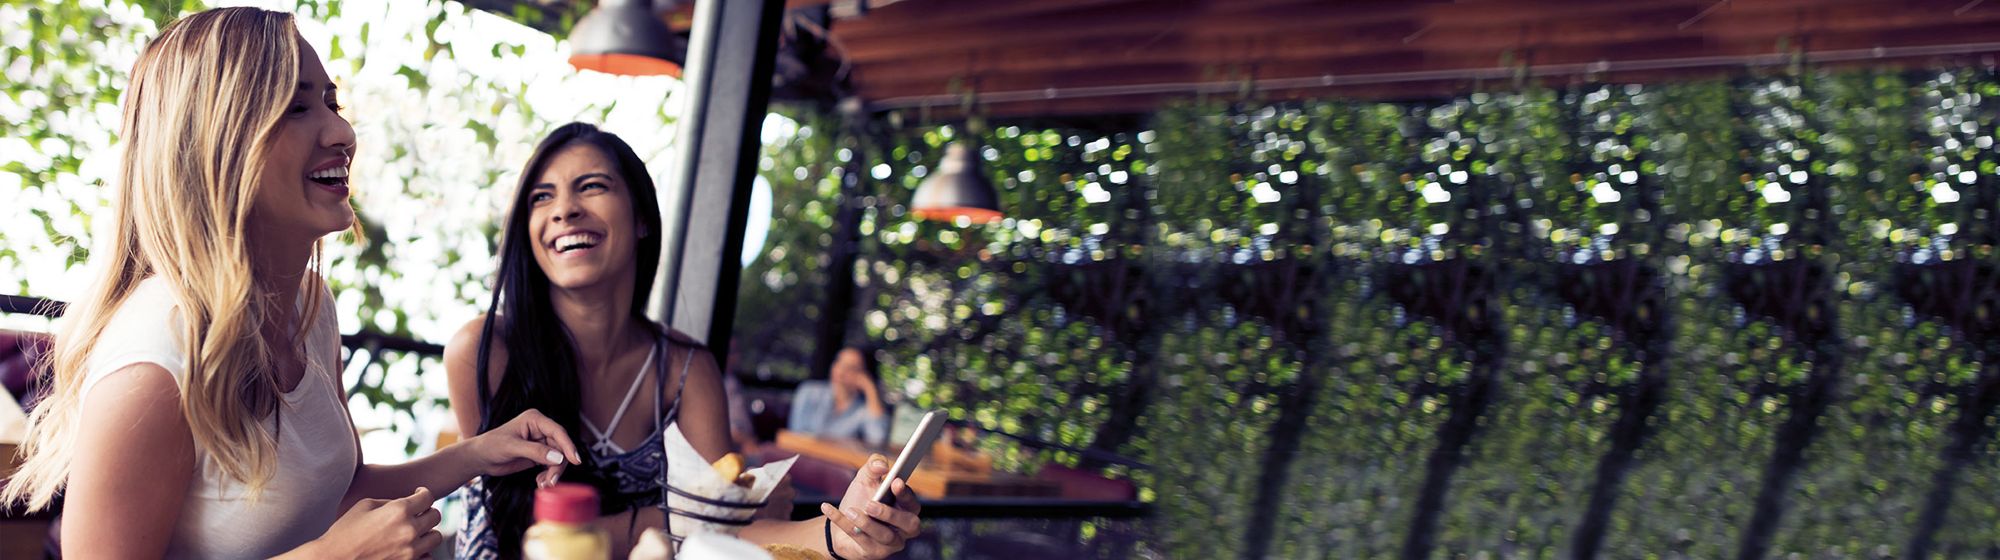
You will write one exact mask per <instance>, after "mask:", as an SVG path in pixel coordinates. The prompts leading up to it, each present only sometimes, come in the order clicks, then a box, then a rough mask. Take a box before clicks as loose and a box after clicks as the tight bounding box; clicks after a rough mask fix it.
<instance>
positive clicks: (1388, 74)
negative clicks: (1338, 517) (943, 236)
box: [681, 0, 2000, 117]
mask: <svg viewBox="0 0 2000 560" xmlns="http://www.w3.org/2000/svg"><path fill="white" fill-rule="evenodd" d="M856 1H857V0H832V1H831V2H829V0H789V1H788V2H787V4H788V5H789V6H790V7H791V8H792V11H793V13H794V14H795V15H797V14H798V13H800V12H804V11H808V10H823V11H821V12H818V13H819V14H820V15H821V19H822V21H825V22H826V24H825V27H826V28H827V29H829V30H830V40H828V41H827V46H828V48H827V49H826V53H827V56H829V57H833V58H835V59H837V60H835V61H834V62H836V63H844V64H845V66H846V68H847V75H846V81H845V83H843V84H840V87H837V88H829V90H835V89H837V90H845V91H851V92H853V93H854V94H856V95H858V96H860V97H861V98H863V99H864V100H866V101H867V102H869V104H870V106H871V107H872V108H875V109H878V110H890V109H898V108H913V107H921V106H931V107H933V108H934V110H936V111H941V112H950V111H954V110H956V109H957V108H958V107H959V106H960V105H961V103H962V102H963V99H964V97H965V95H966V94H967V93H974V94H976V95H975V96H974V98H975V99H978V100H979V101H980V110H981V112H983V113H986V114H989V115H994V116H1003V117H1005V116H1059V115H1073V114H1106V113H1132V112H1141V111H1145V110H1148V109H1150V108H1152V107H1154V106H1156V105H1157V104H1158V103H1160V102H1162V101H1163V100H1165V99H1168V98H1173V97H1187V96H1190V95H1194V94H1195V93H1196V92H1198V91H1206V92H1211V93H1213V94H1219V95H1238V94H1240V93H1241V92H1243V91H1245V90H1246V89H1250V90H1253V91H1255V92H1256V94H1257V95H1262V96H1265V97H1267V98H1299V97H1324V96H1335V95H1338V96H1350V97H1364V98H1384V97H1390V98H1400V97H1428V96H1438V95H1449V94H1453V93H1463V92H1466V91H1471V90H1476V89H1498V88H1505V87H1510V86H1511V85H1512V84H1513V83H1514V80H1513V79H1512V76H1514V75H1515V74H1516V73H1517V72H1519V71H1521V68H1522V66H1523V65H1524V64H1525V65H1526V67H1527V71H1528V72H1529V73H1531V74H1538V75H1541V76H1540V77H1539V78H1538V79H1540V80H1542V81H1544V82H1548V83H1556V84H1561V83H1569V82H1573V81H1658V80H1671V79H1689V78H1693V77H1701V76H1712V75H1717V74H1726V73H1732V72H1736V73H1740V72H1743V71H1744V70H1745V68H1746V67H1747V66H1746V63H1747V62H1749V61H1750V59H1749V57H1759V56H1762V57H1763V58H1762V59H1761V60H1762V61H1763V62H1779V63H1781V62H1782V61H1785V60H1789V59H1790V55H1796V54H1798V53H1801V52H1803V53H1805V55H1806V56H1807V59H1808V60H1812V61H1816V62H1821V63H1826V64H1837V65H1856V64H1864V65H1893V66H1926V65H1937V64H1959V65H1964V64H1972V65H1979V66H1990V65H1992V64H1993V57H1994V56H1995V55H1996V54H2000V0H1992V1H1987V0H1463V1H1439V0H1346V1H1332V0H1320V1H1311V0H896V1H893V2H885V1H883V0H874V2H872V4H873V5H872V6H869V7H868V8H867V9H857V8H859V6H857V5H856ZM828 4H831V5H828ZM828 14H830V17H828ZM681 20H682V21H685V19H684V18H681ZM1249 84H1254V85H1255V87H1251V88H1246V86H1247V85H1249Z"/></svg>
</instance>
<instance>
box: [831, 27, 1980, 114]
mask: <svg viewBox="0 0 2000 560" xmlns="http://www.w3.org/2000/svg"><path fill="white" fill-rule="evenodd" d="M1995 34H1996V30H1995V29H1994V28H1993V26H1990V25H1984V24H1979V23H1973V24H1964V25H1960V26H1955V27H1949V28H1946V27H1937V28H1930V29H1923V30H1909V31H1894V32H1848V33H1831V34H1823V35H1819V36H1815V37H1814V38H1813V39H1812V44H1811V47H1812V49H1813V50H1814V51H1820V52H1823V51H1863V50H1868V49H1873V48H1876V47H1910V46H1923V45H1961V44H1975V43H1984V42H1994V41H1995V40H1996V37H1995ZM1635 53H1637V54H1643V55H1644V56H1643V57H1635V56H1631V55H1633V54H1635ZM1774 54H1779V55H1781V54H1783V53H1782V52H1780V51H1778V50H1777V48H1776V44H1775V43H1774V42H1771V41H1764V40H1751V41H1737V42H1728V43H1716V42H1707V41H1701V40H1688V39H1663V40H1653V41H1647V42H1639V43H1624V44H1615V45H1603V46H1599V47H1596V48H1576V49H1561V50H1551V51H1549V52H1547V53H1544V54H1543V55H1542V56H1541V57H1539V58H1538V59H1537V61H1536V65H1535V66H1536V67H1539V68H1548V67H1551V66H1552V65H1577V64H1593V63H1597V62H1601V61H1607V60H1612V61H1626V62H1644V61H1660V60H1676V59H1694V58H1702V57H1749V56H1757V55H1774ZM1883 62H1887V60H1884V61H1883ZM1915 62H1918V63H1921V62H1922V60H1921V59H1920V60H1916V61H1915ZM1498 67H1500V61H1499V60H1498V57H1497V56H1494V55H1490V54H1478V53H1471V54H1456V55H1447V54H1437V53H1427V52H1420V51H1404V52H1399V53H1393V54H1371V55H1363V56H1354V57H1345V58H1328V59H1323V60H1310V61H1292V62H1282V63H1272V64H1262V65H1259V66H1257V67H1256V75H1255V77H1256V78H1258V79H1263V80H1268V79H1283V78H1317V77H1321V76H1337V77H1343V78H1348V79H1353V78H1354V77H1357V76H1369V75H1385V74H1399V73H1410V72H1428V71H1461V70H1489V69H1493V68H1498ZM1723 69H1724V70H1729V68H1727V67H1724V68H1723ZM1242 77H1243V76H1242V75H1241V74H1235V75H1231V74H1229V73H1228V72H1227V71H1226V70H1224V69H1215V68H1201V67H1196V66H1189V65H1173V64H1151V65H1129V66H1106V67H1099V68H1091V69H1082V70H1072V71H1061V72H1039V73H1022V74H1004V75H994V76H988V77H985V78H982V79H981V81H980V83H979V91H982V92H987V93H989V94H990V93H992V92H1014V91H1036V90H1044V89H1048V88H1055V89H1057V90H1058V91H1059V92H1060V91H1062V90H1070V91H1075V90H1077V89H1078V88H1095V87H1107V86H1133V85H1149V84H1171V83H1210V82H1227V81H1230V80H1232V79H1241V78H1242ZM1591 79H1598V78H1591ZM858 85H859V89H860V93H861V94H862V96H863V97H864V98H866V99H870V100H882V99H894V98H907V97H915V96H924V95H951V94H962V93H964V92H965V91H966V90H965V86H967V85H968V84H959V86H960V88H959V89H958V90H956V91H953V90H951V88H950V84H949V83H948V82H946V81H928V82H926V81H920V80H918V81H907V82H895V81H884V82H877V81H874V80H872V79H862V80H860V81H859V82H858Z"/></svg>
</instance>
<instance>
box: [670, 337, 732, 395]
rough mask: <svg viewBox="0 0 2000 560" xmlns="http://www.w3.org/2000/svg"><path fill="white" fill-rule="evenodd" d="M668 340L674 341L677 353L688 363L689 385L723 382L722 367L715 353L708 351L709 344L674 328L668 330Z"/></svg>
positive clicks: (698, 385)
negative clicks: (718, 363)
mask: <svg viewBox="0 0 2000 560" xmlns="http://www.w3.org/2000/svg"><path fill="white" fill-rule="evenodd" d="M667 340H671V341H673V343H674V345H673V346H674V352H675V354H676V355H677V356H678V357H679V358H680V359H681V361H682V363H686V364H687V377H688V384H689V385H693V386H697V387H700V386H703V385H706V384H709V383H721V381H720V379H721V373H720V371H721V368H720V367H718V366H717V365H716V363H715V354H714V353H711V352H709V351H708V346H707V345H705V344H702V343H701V342H700V341H697V340H695V339H694V337H692V336H688V334H687V333H684V332H681V331H677V330H672V329H668V330H667Z"/></svg>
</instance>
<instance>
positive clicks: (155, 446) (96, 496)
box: [63, 363, 196, 557]
mask: <svg viewBox="0 0 2000 560" xmlns="http://www.w3.org/2000/svg"><path fill="white" fill-rule="evenodd" d="M180 395H181V393H180V386H179V383H178V382H177V381H176V380H175V379H174V376H173V374H172V373H169V372H168V371H167V370H166V368H163V367H160V366H159V365H156V364H152V363H135V364H132V365H129V366H125V367H123V368H120V369H118V370H117V371H114V372H112V373H111V374H110V375H108V376H106V377H105V378H104V379H103V380H102V381H99V382H98V383H97V384H96V385H94V386H92V387H91V388H90V394H89V395H87V397H88V399H87V401H88V402H89V407H88V408H89V411H88V413H86V414H84V415H83V417H82V419H81V420H82V421H81V422H80V423H79V425H78V429H77V434H76V439H75V442H76V446H77V447H76V455H75V458H74V459H73V462H72V463H71V464H70V470H69V473H68V480H67V490H66V491H65V498H64V500H65V505H64V509H65V510H67V512H68V514H69V517H73V518H77V519H88V520H91V521H92V523H78V524H75V526H74V527H72V524H69V523H65V524H63V550H64V552H65V553H66V554H67V555H70V556H77V557H82V556H92V557H137V556H152V557H158V556H159V555H160V554H163V553H164V552H165V550H164V548H165V543H166V542H167V537H168V535H170V534H171V531H172V529H173V527H174V524H175V522H176V520H177V519H178V517H179V513H178V512H180V511H181V509H182V505H183V504H184V503H185V499H186V496H187V494H188V493H187V490H186V489H187V487H188V484H189V482H190V481H192V480H193V479H194V476H195V474H194V473H195V465H196V459H195V457H196V452H195V443H194V436H193V433H192V431H191V430H189V429H188V424H187V420H186V419H185V418H184V417H183V416H182V414H181V411H182V408H181V398H180Z"/></svg>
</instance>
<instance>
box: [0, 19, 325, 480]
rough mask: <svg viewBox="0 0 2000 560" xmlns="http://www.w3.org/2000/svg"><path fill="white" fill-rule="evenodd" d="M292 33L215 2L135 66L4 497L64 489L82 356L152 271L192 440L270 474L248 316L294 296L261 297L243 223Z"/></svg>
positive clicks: (238, 468)
mask: <svg viewBox="0 0 2000 560" xmlns="http://www.w3.org/2000/svg"><path fill="white" fill-rule="evenodd" d="M298 41H299V39H298V31H297V27H296V26H295V24H294V22H293V20H292V16H291V14H286V13H280V12H272V11H267V10H260V9H255V8H220V9H214V10H208V11H204V12H200V13H196V14H193V15H189V16H187V17H184V18H181V19H180V20H178V21H175V22H174V23H172V24H170V25H168V26H167V27H166V29H163V30H161V32H160V36H159V37H158V38H155V39H153V41H152V42H151V43H149V44H148V45H147V46H146V50H145V52H144V53H143V54H141V55H140V57H139V60H138V62H137V63H136V64H134V65H133V67H132V76H131V85H130V87H129V88H128V89H127V90H126V92H125V107H124V122H123V124H122V125H121V127H120V130H121V138H122V140H123V142H124V146H123V152H124V159H123V162H122V163H121V167H120V169H119V172H118V183H117V185H118V186H119V189H118V191H117V194H116V195H115V197H114V200H113V202H112V224H111V228H112V229H111V231H109V232H108V233H110V234H111V236H112V237H111V238H110V239H109V240H108V243H104V244H101V245H100V247H102V248H101V249H100V251H102V252H99V253H97V254H96V255H94V256H93V258H92V259H93V260H95V261H98V262H96V263H93V265H94V266H95V267H96V268H97V269H98V271H97V272H96V277H95V279H94V281H93V282H92V284H91V287H90V288H89V292H88V293H87V295H86V296H85V297H83V298H82V299H80V300H79V301H76V302H74V303H73V304H72V305H71V306H70V307H69V311H68V313H67V317H66V318H65V319H64V320H63V321H62V323H61V326H60V327H58V329H57V331H56V334H55V349H54V352H52V353H51V356H52V357H51V362H49V363H48V364H47V365H49V366H50V367H49V369H48V371H49V372H50V373H49V375H51V376H52V377H53V378H54V380H53V385H52V391H51V393H50V394H49V396H48V397H47V398H46V399H45V400H43V401H42V403H41V404H40V406H38V407H36V409H35V411H34V413H33V414H32V415H31V416H30V417H29V426H30V427H29V436H28V439H27V441H26V442H24V443H23V445H22V447H21V453H22V455H24V456H25V457H26V462H25V463H24V464H23V465H22V467H21V469H20V471H19V472H17V473H16V474H15V475H14V477H13V480H12V481H11V482H10V483H9V484H8V485H7V487H6V488H5V490H4V491H0V504H6V503H15V502H21V501H25V502H26V504H27V505H28V506H29V507H30V508H31V509H41V508H43V507H46V506H47V505H48V504H49V502H50V500H51V499H53V498H54V496H55V494H56V493H57V492H58V491H59V490H61V488H62V486H63V484H64V483H65V480H66V478H67V476H68V472H69V468H70V464H71V462H72V460H73V458H74V457H75V449H74V448H75V446H74V445H73V441H74V439H75V434H76V429H77V425H78V422H79V419H80V417H81V413H82V405H83V398H84V395H83V394H82V390H81V385H82V383H83V381H84V375H85V373H86V372H85V371H84V368H85V361H86V360H87V359H88V358H89V356H90V354H91V352H92V350H93V349H94V348H93V345H94V344H95V343H97V342H100V341H99V340H98V338H99V335H100V334H101V333H103V331H104V329H105V327H106V325H107V324H108V323H109V322H110V321H111V318H112V315H113V314H114V313H116V312H117V310H118V308H119V306H120V305H121V304H123V303H124V302H125V299H126V298H127V296H129V295H130V294H131V293H132V292H133V290H134V289H135V288H136V287H137V286H138V285H139V282H140V281H142V280H145V279H147V278H149V277H157V278H159V279H160V280H161V281H163V282H164V283H165V284H166V285H167V286H169V287H170V288H169V289H170V290H171V291H172V293H173V295H174V297H175V303H176V304H177V305H178V307H179V313H180V315H179V316H180V318H181V325H182V328H183V330H182V331H181V332H180V333H179V334H180V337H181V338H180V340H181V341H182V343H183V344H184V346H183V350H184V351H185V354H186V356H187V375H186V376H185V377H183V378H180V379H178V380H177V382H178V384H179V388H180V392H181V400H180V404H181V411H182V413H183V415H184V417H185V418H186V420H187V424H188V428H189V430H190V431H191V432H192V433H193V434H194V443H195V445H196V448H197V449H198V450H199V451H201V452H203V453H205V454H206V455H207V458H208V461H209V463H210V464H211V465H212V466H213V467H216V468H219V469H220V470H221V474H222V475H223V476H226V477H228V478H230V479H233V480H237V481H241V482H242V483H244V484H245V486H246V487H247V488H248V489H249V491H250V493H251V494H252V495H253V496H254V495H255V494H257V493H258V490H260V489H262V487H263V485H264V484H265V483H267V482H268V481H269V480H270V478H271V477H272V476H273V474H274V473H275V471H276V469H277V439H276V434H275V432H274V431H273V428H272V427H269V426H266V425H265V424H264V423H263V420H264V419H265V418H267V417H271V416H272V415H273V414H275V413H276V412H277V410H278V406H279V402H280V400H279V399H280V391H279V389H278V386H277V380H276V378H275V376H274V375H273V372H274V371H275V367H274V364H275V363H276V362H275V360H274V355H273V353H272V348H270V347H268V346H267V345H266V344H265V341H264V338H263V337H262V336H259V332H260V331H259V329H260V326H261V325H263V324H264V321H265V320H266V319H267V318H268V317H279V316H283V315H273V313H276V312H278V311H279V309H278V308H277V306H279V305H291V304H292V303H293V302H276V301H273V299H274V298H270V297H265V296H262V295H260V294H262V293H263V291H262V290H259V289H258V287H257V285H256V280H255V275H254V274H253V271H252V262H251V258H250V255H251V252H250V251H251V250H250V243H251V241H250V236H249V235H248V233H249V232H248V230H247V226H248V225H249V223H250V214H251V208H252V207H253V204H252V202H253V201H254V200H255V198H256V193H257V190H258V179H259V178H260V177H261V176H262V175H263V167H264V161H265V159H266V155H265V154H266V152H267V148H268V142H269V140H270V139H271V136H272V133H273V132H274V130H275V129H276V127H277V125H278V122H279V118H280V117H282V116H283V114H284V111H285V108H286V106H287V105H288V104H289V103H290V100H291V97H292V94H293V91H294V90H295V88H296V83H297V81H298V74H299V63H298V60H299V53H300V50H301V49H300V47H299V44H298ZM318 252H319V251H318V245H317V244H315V245H314V247H313V253H314V256H313V257H312V258H310V259H309V260H310V262H311V267H312V272H313V274H311V275H309V276H308V277H307V278H309V279H317V278H319V275H318V274H317V272H318V266H319V264H318V260H319V259H318V258H317V254H318ZM303 293H305V294H307V297H308V298H309V301H308V302H307V305H306V306H305V309H307V310H308V311H309V312H310V311H311V310H317V309H318V307H319V306H318V303H319V302H318V301H317V299H319V298H318V297H317V296H318V294H319V293H320V291H319V290H318V289H308V290H303ZM308 314H309V313H308ZM310 320H311V319H310V318H309V317H306V318H301V321H300V325H306V324H310V323H308V322H307V321H310ZM298 332H303V329H300V330H299V331H298ZM103 342H104V343H105V344H116V343H117V342H116V341H103Z"/></svg>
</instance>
